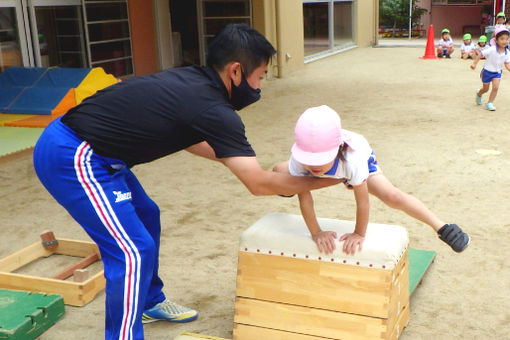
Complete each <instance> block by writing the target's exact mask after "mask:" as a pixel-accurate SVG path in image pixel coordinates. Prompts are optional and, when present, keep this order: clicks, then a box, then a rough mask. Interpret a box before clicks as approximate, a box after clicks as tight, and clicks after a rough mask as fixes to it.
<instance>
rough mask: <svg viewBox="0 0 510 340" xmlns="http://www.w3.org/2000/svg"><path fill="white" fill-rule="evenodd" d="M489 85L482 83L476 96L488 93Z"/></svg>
mask: <svg viewBox="0 0 510 340" xmlns="http://www.w3.org/2000/svg"><path fill="white" fill-rule="evenodd" d="M489 85H490V83H482V88H481V89H480V90H478V96H481V95H482V94H484V93H486V92H488V91H489Z"/></svg>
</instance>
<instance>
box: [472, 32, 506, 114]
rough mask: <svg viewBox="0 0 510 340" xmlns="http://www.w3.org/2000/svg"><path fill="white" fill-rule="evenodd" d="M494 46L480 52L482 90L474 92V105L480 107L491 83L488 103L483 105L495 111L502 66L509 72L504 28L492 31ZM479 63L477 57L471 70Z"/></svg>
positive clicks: (478, 57)
mask: <svg viewBox="0 0 510 340" xmlns="http://www.w3.org/2000/svg"><path fill="white" fill-rule="evenodd" d="M494 36H495V41H496V46H491V47H490V48H488V49H486V50H483V51H481V55H483V56H484V57H485V58H486V60H485V64H484V65H483V69H482V72H481V73H480V78H482V88H481V89H479V90H477V91H476V104H478V105H482V95H483V94H484V93H486V92H488V91H489V86H490V84H491V83H492V91H491V93H490V95H489V101H488V102H487V104H485V107H486V108H487V110H490V111H495V110H496V108H495V107H494V104H493V102H494V99H496V95H497V94H498V89H499V83H500V81H501V74H502V73H503V64H504V65H505V67H506V69H507V70H509V71H510V53H509V52H508V49H507V46H508V40H509V31H508V29H506V27H504V26H503V27H500V28H498V29H496V30H494ZM479 61H480V56H477V57H476V58H475V60H474V61H473V64H472V65H471V68H472V69H473V70H474V69H476V65H477V64H478V62H479Z"/></svg>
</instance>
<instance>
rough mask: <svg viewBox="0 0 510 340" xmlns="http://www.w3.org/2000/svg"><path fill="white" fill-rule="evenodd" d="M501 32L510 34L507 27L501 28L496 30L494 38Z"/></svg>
mask: <svg viewBox="0 0 510 340" xmlns="http://www.w3.org/2000/svg"><path fill="white" fill-rule="evenodd" d="M501 32H506V33H510V32H508V29H507V28H506V27H505V26H501V27H498V28H496V29H495V30H494V37H496V36H497V35H498V34H499V33H501Z"/></svg>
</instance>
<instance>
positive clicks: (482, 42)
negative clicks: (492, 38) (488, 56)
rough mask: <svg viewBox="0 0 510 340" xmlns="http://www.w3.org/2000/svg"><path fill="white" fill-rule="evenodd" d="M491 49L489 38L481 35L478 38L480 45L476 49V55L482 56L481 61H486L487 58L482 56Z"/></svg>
mask: <svg viewBox="0 0 510 340" xmlns="http://www.w3.org/2000/svg"><path fill="white" fill-rule="evenodd" d="M489 47H490V46H489V44H487V36H485V35H481V36H480V37H479V38H478V44H477V46H476V48H475V53H476V55H478V56H480V59H485V57H484V56H483V55H482V51H483V50H486V49H488V48H489Z"/></svg>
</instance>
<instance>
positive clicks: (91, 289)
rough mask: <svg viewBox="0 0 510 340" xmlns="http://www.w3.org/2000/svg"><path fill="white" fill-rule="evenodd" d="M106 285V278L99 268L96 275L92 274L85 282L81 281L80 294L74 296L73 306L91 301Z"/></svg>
mask: <svg viewBox="0 0 510 340" xmlns="http://www.w3.org/2000/svg"><path fill="white" fill-rule="evenodd" d="M105 285H106V279H105V278H104V272H103V271H102V270H101V271H100V272H99V273H97V274H96V275H94V276H92V277H91V278H90V279H88V280H87V281H85V282H82V283H81V286H80V289H81V290H80V295H79V296H78V297H76V300H75V301H73V302H75V303H74V304H72V303H69V304H72V305H74V306H83V305H85V304H87V303H89V302H90V301H92V300H93V299H94V298H95V297H96V295H97V294H99V292H101V291H102V290H103V289H104V287H105Z"/></svg>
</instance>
